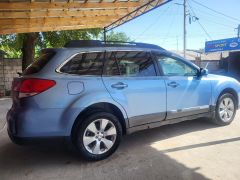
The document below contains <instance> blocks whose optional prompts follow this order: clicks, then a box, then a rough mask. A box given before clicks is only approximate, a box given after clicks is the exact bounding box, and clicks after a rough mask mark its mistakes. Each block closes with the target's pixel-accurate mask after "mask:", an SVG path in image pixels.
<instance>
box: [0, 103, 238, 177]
mask: <svg viewBox="0 0 240 180" xmlns="http://www.w3.org/2000/svg"><path fill="white" fill-rule="evenodd" d="M10 104H11V103H10V101H9V100H0V118H1V119H2V117H4V116H5V113H6V109H8V108H9V106H10ZM239 118H240V112H238V114H237V116H236V118H235V121H234V122H233V123H232V124H231V125H230V126H226V127H217V126H215V125H213V124H211V123H209V122H208V121H206V120H202V119H200V120H196V121H189V122H183V123H179V124H175V125H167V126H163V127H160V128H156V129H152V130H147V131H142V132H138V133H135V134H132V135H129V136H126V137H124V139H123V141H122V144H121V145H120V147H119V149H118V150H117V151H116V152H115V154H113V155H112V156H111V157H110V158H108V159H106V160H103V161H100V162H86V161H83V160H82V159H81V158H79V157H76V156H75V155H73V154H71V153H69V152H68V151H67V150H66V148H64V147H63V146H60V145H59V146H44V147H43V146H41V147H36V146H35V147H32V146H27V147H22V146H17V145H15V144H13V143H12V142H11V141H10V140H9V138H8V136H7V132H6V129H4V130H3V131H2V132H1V133H0V179H1V180H5V179H6V180H8V179H24V180H25V179H34V180H36V179H46V180H48V179H68V180H72V179H73V180H76V179H84V180H93V179H97V180H101V179H107V180H109V179H146V180H151V179H158V180H159V179H160V180H161V179H163V180H166V179H174V180H177V179H185V180H197V179H223V180H234V179H236V180H238V179H239V177H240V155H239V154H240V121H239Z"/></svg>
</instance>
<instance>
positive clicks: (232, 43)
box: [205, 38, 240, 53]
mask: <svg viewBox="0 0 240 180" xmlns="http://www.w3.org/2000/svg"><path fill="white" fill-rule="evenodd" d="M233 50H240V38H229V39H220V40H215V41H207V42H206V43H205V53H210V52H218V51H233Z"/></svg>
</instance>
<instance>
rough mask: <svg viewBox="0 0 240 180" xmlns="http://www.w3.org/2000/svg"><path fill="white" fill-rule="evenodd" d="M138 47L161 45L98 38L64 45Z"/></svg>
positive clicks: (67, 46) (155, 47)
mask: <svg viewBox="0 0 240 180" xmlns="http://www.w3.org/2000/svg"><path fill="white" fill-rule="evenodd" d="M116 46H121V47H139V48H152V49H161V50H164V49H163V48H162V47H160V46H157V45H154V44H147V43H138V42H124V41H106V42H105V41H99V40H71V41H69V42H68V43H66V44H65V45H64V47H66V48H78V47H116Z"/></svg>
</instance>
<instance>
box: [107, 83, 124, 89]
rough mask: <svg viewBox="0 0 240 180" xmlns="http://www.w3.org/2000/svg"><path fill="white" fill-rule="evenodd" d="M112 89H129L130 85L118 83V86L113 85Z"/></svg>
mask: <svg viewBox="0 0 240 180" xmlns="http://www.w3.org/2000/svg"><path fill="white" fill-rule="evenodd" d="M111 87H112V88H115V89H124V88H126V87H128V85H127V84H124V83H122V82H118V83H116V84H112V85H111Z"/></svg>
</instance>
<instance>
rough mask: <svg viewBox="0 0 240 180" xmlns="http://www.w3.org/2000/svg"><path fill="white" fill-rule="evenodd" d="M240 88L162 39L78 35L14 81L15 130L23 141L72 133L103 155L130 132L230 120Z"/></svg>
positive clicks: (11, 121) (79, 145) (87, 152)
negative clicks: (126, 39)
mask: <svg viewBox="0 0 240 180" xmlns="http://www.w3.org/2000/svg"><path fill="white" fill-rule="evenodd" d="M239 92H240V84H239V83H238V82H237V81H236V80H235V79H232V78H229V77H225V76H218V75H212V74H208V71H207V70H206V69H201V68H199V67H197V66H196V65H194V64H193V63H191V62H189V61H187V60H185V59H183V58H182V57H179V56H177V55H175V54H173V53H171V52H169V51H167V50H165V49H163V48H161V47H159V46H156V45H152V44H143V43H113V42H101V41H71V42H69V43H68V44H66V46H65V47H64V48H56V49H55V48H54V49H45V50H43V54H42V56H41V57H40V59H39V60H37V61H35V62H33V63H32V64H31V65H30V66H29V67H28V68H27V69H26V70H25V71H24V72H23V74H22V76H21V77H19V78H16V79H14V82H13V87H12V98H13V105H12V108H11V109H10V110H9V112H8V114H7V122H8V133H9V136H10V138H11V139H12V140H13V142H16V143H20V144H21V143H25V142H26V141H28V140H33V141H34V140H37V139H39V138H53V137H54V138H55V137H59V138H68V139H69V140H70V141H71V142H72V143H73V144H74V145H75V146H76V149H77V151H78V152H79V153H80V154H81V155H82V156H83V157H85V158H86V159H88V160H101V159H104V158H107V157H108V156H110V155H111V154H112V153H113V152H114V151H115V150H116V149H117V147H118V145H119V143H120V141H121V138H122V136H123V135H125V134H130V133H133V132H136V131H140V130H144V129H150V128H154V127H159V126H162V125H165V124H171V123H177V122H181V121H185V120H192V119H196V118H200V117H208V118H209V119H211V120H212V121H213V122H215V123H216V124H218V125H228V124H230V123H231V122H232V121H233V119H234V116H235V113H236V110H237V109H238V107H239ZM159 131H161V129H159Z"/></svg>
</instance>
